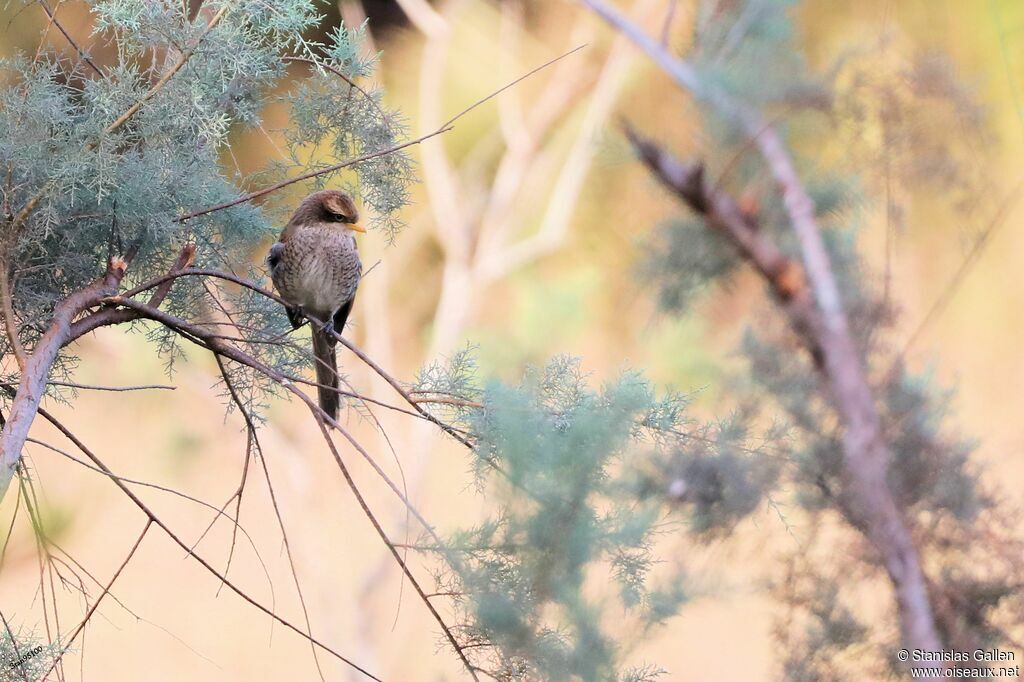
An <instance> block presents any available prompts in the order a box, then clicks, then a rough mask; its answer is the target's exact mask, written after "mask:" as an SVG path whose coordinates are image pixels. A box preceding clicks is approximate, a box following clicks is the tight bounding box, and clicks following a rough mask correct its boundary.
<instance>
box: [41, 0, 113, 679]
mask: <svg viewBox="0 0 1024 682" xmlns="http://www.w3.org/2000/svg"><path fill="white" fill-rule="evenodd" d="M39 6H40V7H41V8H42V10H43V12H45V13H46V16H47V17H49V19H50V23H52V24H53V25H54V26H56V27H57V30H58V31H60V32H61V34H62V35H63V36H64V38H65V39H66V40H67V41H68V43H70V44H71V47H73V48H75V52H77V53H78V56H79V57H81V58H82V60H83V61H84V62H85V63H86V64H88V65H89V66H90V67H91V68H92V70H93V71H95V72H96V75H98V76H100V77H102V76H103V72H102V71H100V69H99V67H98V66H96V65H95V64H94V63H93V61H92V59H90V58H89V55H87V54H86V53H85V50H83V49H82V48H81V47H79V46H78V43H76V42H75V39H74V38H72V37H71V34H70V33H68V32H67V30H66V29H65V28H64V26H63V25H61V23H60V21H58V20H57V13H56V12H55V11H51V10H50V6H49V5H47V4H46V0H39ZM58 8H59V5H58ZM44 677H45V676H44Z"/></svg>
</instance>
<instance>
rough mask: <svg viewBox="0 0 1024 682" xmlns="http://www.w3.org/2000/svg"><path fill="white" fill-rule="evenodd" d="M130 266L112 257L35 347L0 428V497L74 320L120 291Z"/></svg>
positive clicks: (67, 304)
mask: <svg viewBox="0 0 1024 682" xmlns="http://www.w3.org/2000/svg"><path fill="white" fill-rule="evenodd" d="M127 267H128V264H127V263H126V262H125V261H124V260H123V259H121V258H112V259H111V260H110V261H109V263H108V264H107V271H106V273H105V274H104V275H103V277H100V278H99V279H97V280H96V281H94V282H93V283H92V284H90V285H89V286H87V287H85V288H84V289H81V290H79V291H76V292H75V293H73V294H71V295H70V296H69V297H68V298H66V299H65V300H64V301H63V302H62V303H61V304H59V305H58V306H57V308H56V310H55V311H54V316H53V320H52V321H51V322H50V326H49V328H48V329H47V330H46V332H45V333H44V334H43V336H42V338H40V340H39V342H38V343H36V345H35V347H34V348H33V349H32V355H31V356H30V357H29V358H28V359H27V361H26V365H25V369H24V370H23V371H22V372H21V376H20V378H19V383H18V392H17V396H16V397H15V399H14V401H13V404H12V406H11V411H10V414H8V415H7V422H6V424H5V425H4V427H3V431H2V432H0V499H2V498H3V495H4V493H5V492H6V491H7V487H8V485H9V484H10V482H11V479H12V478H13V477H14V472H15V470H16V469H17V466H18V462H19V461H20V459H21V451H22V448H23V447H24V445H25V439H26V438H27V437H28V432H29V429H30V428H31V426H32V421H33V420H34V419H35V416H36V412H37V411H38V409H39V403H40V401H41V400H42V399H43V393H44V392H45V391H46V382H47V381H48V379H49V373H50V368H51V367H52V366H53V363H54V361H55V360H56V359H57V353H58V352H59V351H60V349H61V348H62V347H63V346H64V344H65V343H66V342H67V341H68V339H69V338H70V335H71V333H72V324H73V320H74V319H75V317H76V316H77V315H78V314H79V313H81V312H82V311H83V310H85V309H86V308H88V307H90V306H92V305H95V304H96V303H97V302H98V300H99V299H100V298H102V296H104V295H109V294H111V293H113V292H114V291H116V289H117V285H118V284H120V282H121V279H122V278H123V277H124V273H125V269H126V268H127Z"/></svg>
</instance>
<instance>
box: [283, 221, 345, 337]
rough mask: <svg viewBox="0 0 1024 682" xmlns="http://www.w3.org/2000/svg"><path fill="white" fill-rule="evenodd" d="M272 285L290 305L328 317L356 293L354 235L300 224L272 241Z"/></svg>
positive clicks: (327, 227)
mask: <svg viewBox="0 0 1024 682" xmlns="http://www.w3.org/2000/svg"><path fill="white" fill-rule="evenodd" d="M274 248H276V249H278V252H277V253H276V254H273V256H274V259H275V260H276V267H273V268H272V269H271V277H272V279H273V280H274V286H275V287H276V288H277V290H278V292H279V293H280V294H281V298H283V299H285V300H286V301H288V302H289V303H291V304H292V305H296V306H300V307H301V308H302V309H303V310H304V311H305V312H307V313H309V314H310V315H313V316H314V317H318V318H320V319H324V320H326V319H329V318H330V317H331V316H332V315H333V314H334V313H335V312H336V311H337V310H338V308H340V307H341V306H342V305H344V304H345V303H347V302H348V301H350V300H351V299H352V297H353V296H354V295H355V292H356V287H358V286H359V278H360V276H361V275H362V263H360V261H359V252H358V251H357V250H356V242H355V238H354V237H353V236H352V235H351V234H350V233H347V232H345V231H342V230H339V229H337V227H335V226H328V225H303V226H300V227H298V228H297V229H295V230H294V231H293V232H291V234H290V235H289V237H288V240H287V241H285V242H280V243H278V244H275V246H274Z"/></svg>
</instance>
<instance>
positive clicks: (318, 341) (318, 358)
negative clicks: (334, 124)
mask: <svg viewBox="0 0 1024 682" xmlns="http://www.w3.org/2000/svg"><path fill="white" fill-rule="evenodd" d="M358 220H359V212H358V211H357V210H356V206H355V203H353V201H352V198H351V197H350V196H349V195H348V194H345V193H344V192H338V191H335V190H324V191H322V192H314V193H313V194H310V195H309V196H308V197H306V198H305V199H304V200H303V201H302V203H301V204H299V207H298V208H297V209H296V210H295V213H294V214H293V215H292V217H291V220H289V221H288V224H287V225H286V226H285V228H284V230H283V231H282V232H281V236H280V238H279V239H278V241H277V243H275V244H274V245H273V246H271V247H270V253H269V254H268V255H267V265H268V266H269V267H270V278H271V279H272V280H273V281H274V287H275V288H276V289H277V291H278V293H280V294H281V298H283V299H284V300H285V301H287V302H288V303H289V308H288V319H289V320H291V323H292V326H293V327H295V328H296V329H297V328H299V327H300V326H302V324H303V322H304V320H303V318H304V317H305V316H309V317H310V318H314V319H315V320H318V321H319V323H320V324H318V323H312V326H313V357H314V358H315V362H316V381H317V383H318V384H320V386H319V387H318V388H317V395H318V397H319V400H320V407H321V408H323V410H324V412H326V413H327V414H329V415H330V416H331V417H334V418H336V417H337V416H338V404H339V400H338V393H337V389H338V363H337V358H336V355H335V349H334V345H335V342H336V340H335V338H334V336H333V335H332V334H331V333H330V330H332V329H333V330H334V331H335V332H337V333H339V334H340V333H341V332H342V330H343V329H344V328H345V321H346V320H347V319H348V315H349V312H351V310H352V302H353V301H354V300H355V295H356V288H357V287H358V286H359V278H360V276H361V275H362V272H363V267H362V264H361V263H360V261H359V251H358V250H357V249H356V239H355V234H354V232H365V230H364V229H363V228H362V227H360V226H359V225H358V223H357V221H358ZM321 324H322V325H323V326H322V327H321Z"/></svg>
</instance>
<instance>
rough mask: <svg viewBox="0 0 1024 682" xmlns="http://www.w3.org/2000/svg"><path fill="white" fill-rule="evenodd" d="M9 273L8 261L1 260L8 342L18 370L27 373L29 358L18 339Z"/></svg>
mask: <svg viewBox="0 0 1024 682" xmlns="http://www.w3.org/2000/svg"><path fill="white" fill-rule="evenodd" d="M9 272H10V267H9V266H8V264H7V261H6V260H0V311H2V312H3V315H4V329H5V330H6V331H7V340H8V341H10V343H11V351H12V352H13V353H14V358H15V359H16V360H17V362H18V368H19V369H20V370H21V371H22V372H25V370H26V369H27V367H28V356H27V355H26V354H25V347H24V346H22V345H21V339H20V338H18V322H17V320H15V318H14V304H13V302H12V300H11V283H10V280H9V279H8V273H9Z"/></svg>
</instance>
